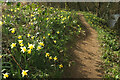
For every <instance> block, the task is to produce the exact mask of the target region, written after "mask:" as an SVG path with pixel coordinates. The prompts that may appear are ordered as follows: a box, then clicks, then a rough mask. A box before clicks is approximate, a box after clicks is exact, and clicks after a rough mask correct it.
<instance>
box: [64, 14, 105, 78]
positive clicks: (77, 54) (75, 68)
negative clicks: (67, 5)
mask: <svg viewBox="0 0 120 80" xmlns="http://www.w3.org/2000/svg"><path fill="white" fill-rule="evenodd" d="M78 15H79V16H80V20H81V23H82V24H83V25H84V27H85V28H86V32H87V34H86V37H85V38H84V39H78V40H77V41H75V45H74V46H73V48H72V49H71V50H70V53H72V56H73V60H72V62H74V64H73V65H72V66H71V67H69V68H68V69H66V71H65V73H64V75H63V77H64V78H102V75H103V70H102V68H101V67H100V65H101V64H102V60H101V57H100V56H101V53H100V50H99V43H98V40H97V32H96V31H95V30H94V29H93V28H91V27H90V25H89V24H88V23H87V22H86V21H85V18H84V16H83V15H82V14H81V13H78Z"/></svg>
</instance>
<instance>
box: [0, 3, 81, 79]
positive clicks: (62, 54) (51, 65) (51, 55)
mask: <svg viewBox="0 0 120 80" xmlns="http://www.w3.org/2000/svg"><path fill="white" fill-rule="evenodd" d="M2 12H3V15H2V36H3V42H2V48H3V59H2V60H3V65H2V69H3V70H2V73H3V78H23V77H24V78H53V77H57V78H59V77H60V76H61V73H62V72H63V68H65V67H67V65H68V61H69V58H68V56H69V54H68V53H67V49H68V48H66V47H65V46H66V44H67V43H68V41H70V40H71V39H72V38H73V37H74V36H75V35H79V34H80V33H81V32H82V28H81V24H80V21H79V19H78V15H77V14H76V13H75V12H68V11H65V10H59V9H55V8H53V7H50V8H47V7H45V6H39V5H37V4H34V3H31V4H28V5H24V6H22V7H21V6H19V5H12V4H10V5H9V9H6V8H5V9H3V11H2Z"/></svg>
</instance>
